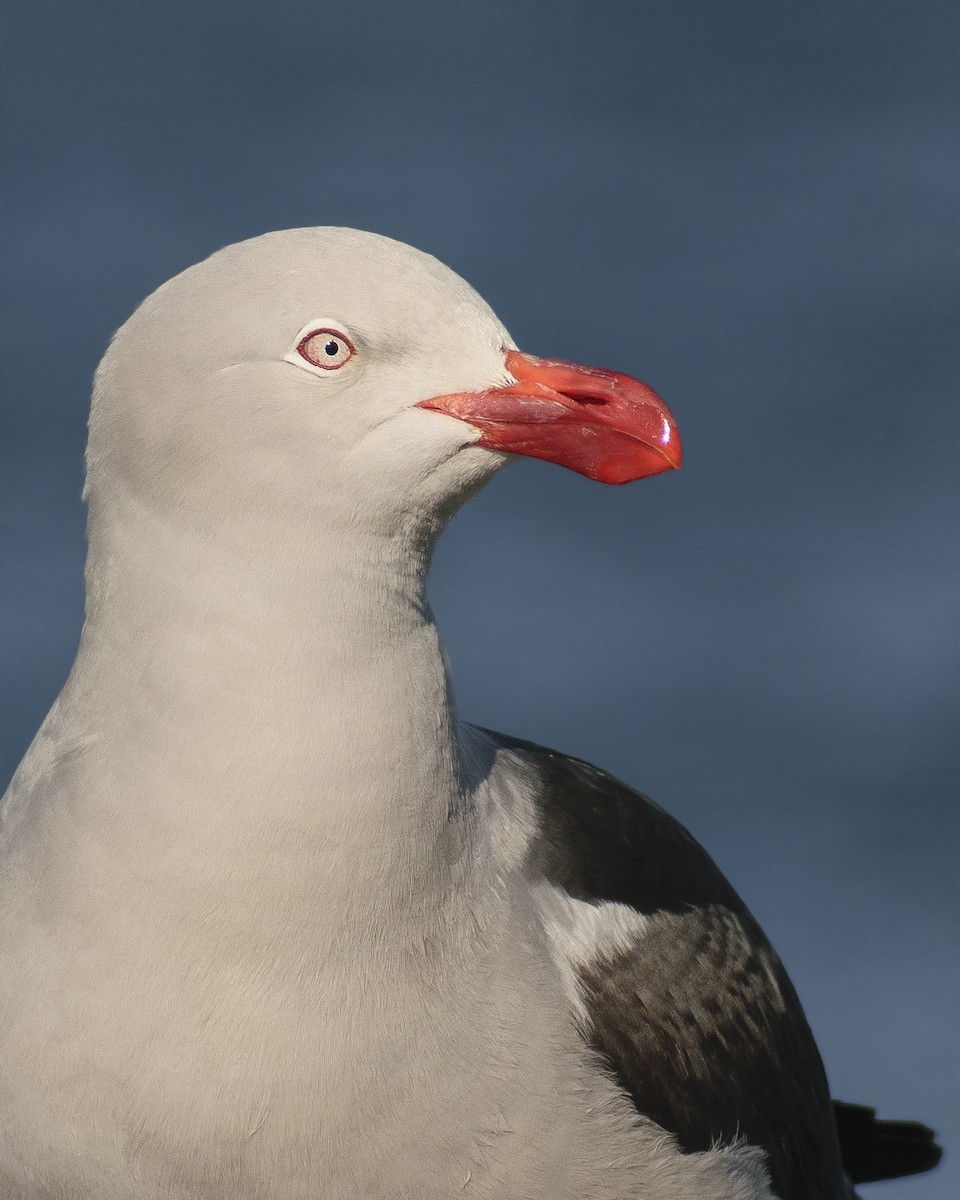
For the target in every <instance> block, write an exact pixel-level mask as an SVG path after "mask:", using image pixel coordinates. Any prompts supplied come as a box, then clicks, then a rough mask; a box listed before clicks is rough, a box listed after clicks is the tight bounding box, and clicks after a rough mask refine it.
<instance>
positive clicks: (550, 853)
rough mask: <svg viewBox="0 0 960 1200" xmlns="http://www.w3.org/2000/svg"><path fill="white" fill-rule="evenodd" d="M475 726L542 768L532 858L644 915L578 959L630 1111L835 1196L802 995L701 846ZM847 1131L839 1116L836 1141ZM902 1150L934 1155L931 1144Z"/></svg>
mask: <svg viewBox="0 0 960 1200" xmlns="http://www.w3.org/2000/svg"><path fill="white" fill-rule="evenodd" d="M485 732H488V735H489V736H490V737H492V738H493V739H494V741H495V742H496V743H497V744H498V745H499V746H501V747H503V748H505V749H509V750H511V751H512V752H513V753H515V754H516V755H517V756H518V757H519V758H520V759H521V760H522V761H523V762H524V763H525V765H526V767H527V768H528V769H532V770H533V771H534V772H535V773H536V775H537V776H538V777H539V779H540V781H541V788H540V795H539V817H540V822H541V830H540V833H541V836H540V838H539V840H538V842H537V844H536V846H535V848H534V850H533V854H532V861H531V870H532V871H533V872H535V873H537V874H542V875H543V876H544V877H545V878H546V879H548V880H549V881H550V882H552V883H554V884H557V885H559V886H560V887H562V888H564V889H565V890H566V891H567V892H568V893H569V894H570V895H571V896H575V897H577V898H578V899H581V900H586V901H588V902H592V903H600V902H602V901H616V902H619V903H621V904H628V905H630V906H631V907H633V908H634V909H636V910H637V911H638V912H641V913H644V914H646V915H647V916H648V921H647V924H646V927H645V930H644V934H643V936H642V938H641V939H638V941H637V942H636V943H635V945H633V946H632V947H630V948H629V949H628V950H627V951H625V952H623V953H621V954H619V955H618V956H615V957H606V958H601V959H599V960H598V961H596V962H594V963H593V964H591V966H590V967H589V968H588V969H586V970H584V971H582V972H581V985H582V988H583V993H584V996H585V1000H586V1006H587V1010H588V1013H589V1016H590V1021H591V1029H590V1030H589V1036H590V1038H591V1041H592V1043H593V1045H594V1046H595V1048H596V1049H597V1050H598V1051H599V1052H600V1053H601V1054H602V1055H603V1056H604V1057H605V1058H606V1059H607V1061H608V1062H609V1063H610V1065H611V1067H612V1068H613V1070H614V1071H615V1073H616V1074H617V1076H618V1078H619V1079H620V1082H621V1084H622V1085H623V1087H624V1088H625V1089H626V1090H627V1092H629V1093H630V1095H631V1096H632V1097H633V1099H634V1102H635V1103H636V1105H637V1108H638V1110H639V1111H641V1112H643V1113H645V1114H647V1115H648V1116H650V1117H652V1118H653V1119H654V1120H656V1121H657V1122H658V1124H660V1125H662V1126H663V1127H664V1128H665V1129H667V1130H669V1131H670V1132H672V1133H674V1134H676V1136H677V1138H678V1139H679V1141H680V1144H681V1145H682V1146H683V1147H684V1148H685V1149H686V1150H704V1149H708V1148H709V1147H710V1146H712V1145H715V1144H716V1143H717V1142H720V1141H727V1142H729V1141H731V1140H732V1139H734V1138H737V1137H742V1138H744V1139H745V1140H746V1141H748V1142H750V1143H752V1144H753V1145H758V1146H762V1147H763V1148H764V1149H765V1150H766V1152H767V1155H768V1159H769V1167H770V1172H771V1177H772V1180H773V1186H774V1190H775V1191H776V1193H777V1194H778V1195H779V1196H780V1197H782V1200H832V1198H836V1200H843V1198H844V1197H847V1196H848V1195H849V1191H848V1187H847V1183H846V1180H845V1179H844V1169H843V1165H842V1163H841V1154H842V1156H843V1161H844V1165H846V1160H847V1157H848V1154H847V1147H846V1146H844V1147H841V1146H840V1144H839V1139H838V1124H837V1119H836V1118H835V1116H834V1110H833V1106H832V1104H831V1101H830V1095H829V1090H828V1086H827V1080H826V1076H825V1073H824V1070H823V1064H822V1062H821V1059H820V1055H819V1052H818V1051H817V1047H816V1044H815V1042H814V1039H813V1035H812V1033H811V1032H810V1028H809V1026H808V1024H807V1021H806V1018H805V1016H804V1014H803V1009H802V1007H801V1005H800V1001H799V999H798V998H797V995H796V992H795V991H794V989H793V985H792V984H791V983H790V980H789V979H788V977H787V974H786V972H785V971H784V969H783V966H782V964H781V962H780V960H779V958H778V957H777V955H776V953H775V951H774V950H773V948H772V947H771V945H770V943H769V942H768V941H767V939H766V937H765V936H764V934H763V931H762V930H761V929H760V927H759V925H758V924H757V923H756V921H755V920H754V919H753V917H752V916H751V915H750V913H749V911H748V910H747V907H746V905H745V904H744V903H743V901H742V900H741V899H740V897H739V896H738V895H737V893H736V892H735V891H734V890H733V888H732V887H731V886H730V884H729V883H728V882H727V880H726V878H725V877H724V875H723V874H722V872H721V871H720V869H719V868H718V867H717V865H716V864H715V863H714V862H713V860H712V859H711V858H710V856H709V855H708V854H707V852H706V851H705V850H704V849H703V847H702V846H701V845H700V844H699V843H698V842H697V841H696V840H695V839H694V838H693V837H692V836H691V835H690V834H689V833H688V832H687V830H686V829H684V828H683V826H682V825H680V823H679V822H678V821H675V820H674V819H673V818H672V817H671V816H670V815H669V814H668V813H666V812H664V810H663V809H662V808H660V807H659V806H658V805H656V804H655V803H654V802H653V801H652V800H650V799H648V798H647V797H646V796H644V795H642V794H641V793H639V792H636V791H634V790H633V789H632V788H629V787H627V786H626V784H624V783H621V782H620V781H619V780H617V779H614V778H613V777H612V776H610V775H607V774H606V773H605V772H603V771H599V770H598V769H597V768H596V767H593V766H590V764H588V763H585V762H582V761H580V760H578V759H574V758H569V757H567V756H565V755H562V754H558V753H556V752H555V751H552V750H546V749H544V748H543V747H541V746H537V745H535V744H533V743H531V742H524V741H520V740H518V739H516V738H510V737H507V736H505V735H503V734H499V733H489V731H485ZM851 1128H852V1123H851V1121H850V1120H848V1119H842V1113H841V1120H840V1125H839V1132H840V1134H841V1135H842V1136H843V1137H844V1139H846V1137H847V1136H850V1131H851ZM919 1128H920V1129H922V1128H923V1127H922V1126H921V1127H919ZM857 1147H858V1149H856V1151H851V1154H853V1156H854V1158H855V1161H856V1168H855V1170H851V1171H850V1175H851V1178H852V1179H853V1180H854V1181H857V1180H864V1181H865V1180H866V1179H867V1178H872V1179H877V1178H885V1177H886V1175H884V1174H882V1173H881V1172H883V1171H885V1170H887V1169H888V1167H887V1165H885V1164H887V1163H888V1159H889V1156H888V1157H887V1158H884V1157H883V1155H882V1154H881V1153H879V1143H877V1144H876V1145H875V1146H874V1151H875V1152H876V1153H874V1157H873V1159H870V1157H869V1156H870V1153H871V1151H870V1149H869V1141H868V1139H867V1138H866V1137H865V1136H864V1137H861V1138H860V1139H859V1140H858V1141H857ZM864 1156H866V1159H867V1161H864ZM908 1160H909V1161H916V1162H920V1161H926V1162H928V1163H929V1165H931V1166H932V1165H933V1164H934V1161H935V1159H934V1158H933V1157H932V1156H931V1154H930V1152H929V1148H928V1150H927V1157H926V1158H925V1159H924V1158H923V1156H922V1155H921V1156H920V1157H916V1158H914V1159H909V1155H908ZM889 1161H890V1162H895V1161H896V1160H894V1159H889ZM870 1163H872V1165H868V1164H870ZM915 1169H917V1170H922V1169H924V1168H923V1167H919V1166H918V1167H916V1168H915ZM871 1172H874V1173H872V1174H871ZM892 1173H899V1169H898V1168H896V1167H895V1166H894V1167H893V1168H892Z"/></svg>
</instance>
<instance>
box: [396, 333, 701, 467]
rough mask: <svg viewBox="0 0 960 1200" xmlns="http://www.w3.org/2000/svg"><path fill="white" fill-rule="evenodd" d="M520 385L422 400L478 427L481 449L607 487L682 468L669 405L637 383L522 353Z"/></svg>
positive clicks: (515, 371) (513, 353)
mask: <svg viewBox="0 0 960 1200" xmlns="http://www.w3.org/2000/svg"><path fill="white" fill-rule="evenodd" d="M506 364H507V370H508V371H509V372H510V374H511V375H513V377H514V378H515V379H516V380H517V382H516V383H511V384H508V385H506V386H505V387H495V388H488V389H487V390H486V391H483V392H455V393H453V394H451V395H449V396H435V397H433V398H432V399H430V400H422V401H421V402H420V404H419V405H418V407H419V408H428V409H431V410H432V411H433V412H441V413H446V414H447V415H448V416H451V417H456V418H458V420H461V421H464V422H465V423H466V424H468V425H472V426H473V427H474V428H476V429H479V430H480V438H479V441H478V442H477V445H480V446H487V447H489V448H490V449H491V450H502V451H504V452H506V453H508V454H523V455H526V456H527V457H529V458H544V459H546V460H547V461H548V462H555V463H559V464H560V466H562V467H569V469H570V470H571V471H578V472H579V473H580V474H581V475H587V476H589V477H590V478H591V479H598V480H599V481H600V482H601V483H629V482H630V480H632V479H643V478H644V477H645V476H647V475H659V474H660V472H661V471H669V470H671V469H673V468H675V467H679V466H680V458H681V450H680V435H679V434H678V433H677V426H676V423H675V422H674V419H673V417H672V416H671V415H670V412H669V410H668V409H667V406H666V405H665V404H664V403H663V401H662V400H661V399H660V397H659V396H658V395H657V393H656V392H655V391H653V390H652V389H651V388H648V387H647V385H646V384H645V383H641V382H640V380H639V379H633V378H632V377H631V376H630V375H621V374H620V373H619V372H617V371H604V370H601V369H600V368H599V367H580V366H577V365H576V364H574V363H566V362H559V361H558V360H556V359H550V358H534V357H533V356H532V355H529V354H521V353H520V351H519V350H508V351H507V353H506Z"/></svg>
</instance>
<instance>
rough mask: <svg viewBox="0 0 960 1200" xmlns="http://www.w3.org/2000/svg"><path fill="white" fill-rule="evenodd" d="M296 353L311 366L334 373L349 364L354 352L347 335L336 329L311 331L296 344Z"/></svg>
mask: <svg viewBox="0 0 960 1200" xmlns="http://www.w3.org/2000/svg"><path fill="white" fill-rule="evenodd" d="M297 353H298V354H299V355H300V357H301V358H303V359H305V360H306V361H307V362H308V363H310V365H311V366H314V367H320V368H321V369H322V370H324V371H336V370H337V368H338V367H342V366H343V365H344V364H345V363H347V362H349V361H350V359H351V358H353V356H354V354H355V353H356V351H355V350H354V348H353V343H352V342H351V341H350V339H349V338H348V337H347V335H346V334H345V333H341V332H340V331H339V330H338V329H311V330H309V331H308V332H307V333H306V334H304V336H303V337H301V338H300V341H299V342H298V343H297Z"/></svg>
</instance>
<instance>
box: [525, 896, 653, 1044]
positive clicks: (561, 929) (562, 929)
mask: <svg viewBox="0 0 960 1200" xmlns="http://www.w3.org/2000/svg"><path fill="white" fill-rule="evenodd" d="M531 891H532V894H533V898H534V902H535V904H536V907H537V910H538V912H539V914H540V919H541V921H542V923H543V928H544V932H545V933H546V935H547V941H548V943H549V946H550V953H551V955H552V957H553V960H554V962H555V963H556V965H557V968H558V969H559V971H560V974H561V976H562V978H563V985H564V990H565V991H566V994H567V998H568V1000H569V1002H570V1007H571V1009H572V1011H573V1014H574V1018H575V1019H576V1022H577V1025H578V1027H579V1028H580V1030H581V1031H586V1030H588V1029H589V1027H590V1014H589V1013H588V1012H587V1008H586V1004H585V1002H584V996H583V992H582V989H581V985H580V976H581V972H582V971H583V970H584V968H586V967H589V966H592V965H593V964H594V963H595V962H596V961H597V960H598V959H599V958H605V957H607V956H610V955H615V954H619V953H620V952H622V951H624V950H627V949H629V948H630V947H631V946H633V945H635V944H636V943H637V942H638V941H639V940H640V938H642V937H643V935H644V932H645V930H646V926H647V918H646V917H645V916H643V914H642V913H638V912H637V910H636V909H634V908H631V907H630V905H629V904H616V903H614V902H612V901H610V902H604V903H602V904H589V903H588V902H587V901H586V900H576V899H574V897H573V896H570V895H568V893H567V892H565V891H564V890H563V889H562V888H558V887H555V886H554V885H553V884H550V883H538V884H536V885H535V886H534V887H533V888H532V889H531Z"/></svg>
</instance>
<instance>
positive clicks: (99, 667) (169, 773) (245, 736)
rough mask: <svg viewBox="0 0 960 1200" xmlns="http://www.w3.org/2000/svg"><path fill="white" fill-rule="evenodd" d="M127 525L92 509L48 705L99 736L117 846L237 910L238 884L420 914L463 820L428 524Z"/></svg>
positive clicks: (294, 905) (435, 905) (311, 906)
mask: <svg viewBox="0 0 960 1200" xmlns="http://www.w3.org/2000/svg"><path fill="white" fill-rule="evenodd" d="M111 507H112V511H115V510H116V509H117V507H118V506H117V504H116V497H114V498H113V500H112V501H111ZM120 518H121V519H116V520H113V521H112V522H108V521H107V520H105V519H103V517H102V516H101V517H99V518H98V519H97V520H93V519H92V520H91V526H92V527H93V528H94V529H96V530H98V532H97V534H96V537H95V538H94V539H93V540H92V541H91V547H90V557H89V560H88V571H87V573H88V613H87V622H86V625H85V627H84V633H83V637H82V640H81V647H80V651H79V654H78V658H77V663H76V665H75V668H74V671H73V673H72V675H71V679H70V681H69V683H68V685H67V688H66V689H65V693H64V696H63V697H62V700H61V709H62V716H63V718H65V719H66V720H67V721H68V723H69V725H70V726H72V728H71V729H70V732H71V733H72V734H73V735H74V736H76V735H85V734H92V735H94V737H95V739H96V740H95V743H94V745H93V747H92V748H91V751H90V752H89V755H90V756H91V757H92V758H93V759H95V760H96V761H97V762H98V764H99V765H98V768H97V777H98V778H100V779H102V778H104V777H105V776H104V766H106V767H107V773H106V777H107V778H109V779H110V790H109V794H108V795H99V796H97V797H96V801H95V802H96V803H97V805H98V806H100V807H101V808H107V809H108V810H109V820H110V822H111V823H112V827H113V828H115V829H117V830H118V831H120V830H122V829H124V828H126V829H127V830H128V831H129V838H130V839H131V842H133V843H135V850H134V849H133V847H130V848H129V849H130V853H131V854H132V855H133V856H134V858H136V857H137V856H138V855H142V856H148V857H149V856H151V855H152V858H153V862H152V868H151V869H152V870H154V871H160V872H161V873H163V872H165V871H166V870H167V869H169V871H170V873H171V880H170V881H168V882H170V884H171V886H176V887H178V888H187V889H189V887H190V880H191V877H195V878H196V887H197V892H198V895H199V894H200V893H202V895H203V902H204V903H207V904H209V903H210V902H211V901H210V896H211V895H216V894H217V892H218V889H220V890H221V891H222V895H223V903H224V908H225V909H229V910H230V911H234V912H235V911H237V907H238V905H237V895H236V893H237V892H238V890H239V891H242V892H243V893H244V894H246V895H249V896H251V897H253V896H254V895H255V896H256V898H257V903H258V904H259V905H261V906H266V907H267V908H269V905H270V903H271V897H273V898H274V899H275V903H276V905H277V906H278V913H279V910H283V911H284V912H285V913H286V914H287V919H290V920H293V919H295V918H298V917H299V918H300V919H303V920H306V919H309V914H310V913H314V912H315V911H316V909H317V908H318V907H322V908H323V910H324V914H325V915H324V920H325V921H326V922H327V923H328V924H331V915H332V913H334V912H335V911H339V912H340V914H341V917H342V920H343V922H346V923H349V925H350V926H351V930H352V935H353V934H356V935H357V936H361V932H360V931H362V930H364V929H367V930H369V929H371V928H377V927H380V928H382V926H383V923H384V922H392V923H393V925H395V926H396V925H407V924H408V922H409V923H412V925H413V926H414V927H416V928H422V927H423V925H424V924H425V923H426V924H433V923H435V920H436V919H437V917H438V914H440V913H441V912H442V910H443V908H444V905H445V904H447V903H448V901H449V898H450V896H451V894H453V893H454V892H456V890H457V889H458V888H462V880H456V879H455V878H454V876H455V875H456V873H457V872H458V871H460V870H462V865H461V864H462V863H463V861H464V860H465V858H467V857H468V856H465V855H464V849H465V845H466V841H467V840H468V839H469V837H470V832H469V828H468V825H469V822H468V821H467V820H466V819H464V818H463V812H464V811H465V810H468V809H469V805H465V804H464V799H465V797H464V795H463V791H464V788H463V784H462V776H461V770H460V765H459V750H458V746H457V742H456V737H455V732H454V724H453V715H452V705H451V699H450V694H449V689H448V682H447V679H446V676H445V671H444V667H443V662H442V657H441V652H440V644H439V638H438V635H437V630H436V627H435V625H434V623H433V618H432V614H431V613H430V610H429V607H428V605H427V602H426V598H425V594H424V583H425V576H426V571H427V567H428V562H429V556H430V553H431V550H432V544H433V531H426V532H425V531H424V530H423V529H412V528H411V529H406V530H404V529H394V530H391V531H390V532H389V533H388V534H384V535H383V536H381V535H379V534H377V533H374V532H369V531H368V532H365V533H363V534H361V535H358V534H357V533H356V531H350V530H344V529H343V528H342V527H341V528H338V527H337V523H336V522H331V525H330V526H328V527H326V528H325V529H318V528H317V527H316V522H304V525H303V528H302V529H296V528H290V527H289V526H286V527H285V528H284V529H282V530H281V529H277V528H276V527H271V526H267V525H264V526H258V525H257V524H256V522H255V521H254V522H250V521H245V522H244V524H243V527H242V528H240V527H239V526H238V527H236V528H231V527H229V524H227V525H219V526H218V527H217V530H216V535H215V536H213V535H212V534H207V533H204V532H202V531H193V532H191V531H189V530H187V529H185V528H183V527H182V526H178V527H176V528H171V527H170V526H169V524H168V523H165V522H163V521H161V520H158V519H156V518H155V517H154V516H152V515H151V514H149V513H148V512H146V511H144V510H142V509H141V508H139V507H138V506H137V505H136V504H133V503H131V504H130V505H128V506H127V508H126V510H125V511H123V512H122V513H121V514H120ZM71 713H75V714H77V716H78V718H79V717H80V716H81V715H82V717H83V720H84V724H85V727H84V728H82V729H81V728H80V727H79V725H78V724H77V721H75V720H73V719H72V718H71V716H70V714H71ZM87 714H93V716H94V719H93V720H92V721H91V720H90V719H89V717H88V715H87ZM118 836H119V832H118ZM174 875H176V879H177V881H178V882H176V883H174V881H173V876H174ZM211 881H214V882H211ZM337 923H338V922H337V920H336V918H334V919H333V921H332V924H333V925H336V924H337Z"/></svg>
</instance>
